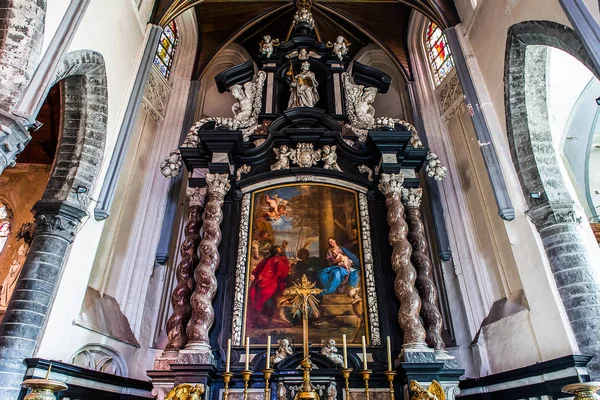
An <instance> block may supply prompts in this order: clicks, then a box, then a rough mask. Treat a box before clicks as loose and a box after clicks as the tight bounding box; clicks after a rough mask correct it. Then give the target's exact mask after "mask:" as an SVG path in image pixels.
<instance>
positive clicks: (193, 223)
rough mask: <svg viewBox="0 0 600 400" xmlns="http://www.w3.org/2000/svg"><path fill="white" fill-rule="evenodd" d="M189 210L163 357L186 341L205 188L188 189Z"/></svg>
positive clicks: (182, 345)
mask: <svg viewBox="0 0 600 400" xmlns="http://www.w3.org/2000/svg"><path fill="white" fill-rule="evenodd" d="M186 194H187V198H188V202H189V210H188V221H187V223H186V225H185V239H184V241H183V243H182V244H181V249H180V251H181V261H180V262H179V265H178V266H177V272H176V274H177V285H176V286H175V289H173V294H172V295H171V304H172V305H173V313H172V314H171V317H169V320H168V322H167V336H168V338H169V342H168V344H167V346H166V347H165V351H164V353H163V358H171V359H176V358H177V356H176V355H175V357H169V353H174V352H177V351H179V350H181V349H182V348H183V347H184V346H185V345H186V344H187V334H186V327H187V324H188V322H189V320H190V317H191V316H192V306H191V304H190V298H191V297H192V293H193V291H194V276H193V274H194V269H195V268H196V266H197V265H198V254H197V251H198V246H199V245H200V227H201V224H202V217H201V215H202V211H203V207H204V201H205V200H206V188H188V189H187V191H186Z"/></svg>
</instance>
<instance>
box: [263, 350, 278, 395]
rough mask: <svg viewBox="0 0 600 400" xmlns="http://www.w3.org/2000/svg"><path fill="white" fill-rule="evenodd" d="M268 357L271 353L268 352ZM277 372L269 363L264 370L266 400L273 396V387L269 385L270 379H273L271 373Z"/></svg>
mask: <svg viewBox="0 0 600 400" xmlns="http://www.w3.org/2000/svg"><path fill="white" fill-rule="evenodd" d="M267 357H269V353H267ZM273 372H275V370H274V369H272V368H269V367H268V364H267V368H265V369H263V370H262V373H263V376H264V377H265V400H269V399H270V398H271V388H270V387H269V380H270V379H271V375H273Z"/></svg>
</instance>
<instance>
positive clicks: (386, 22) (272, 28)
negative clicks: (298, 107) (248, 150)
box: [153, 0, 458, 79]
mask: <svg viewBox="0 0 600 400" xmlns="http://www.w3.org/2000/svg"><path fill="white" fill-rule="evenodd" d="M192 7H194V8H195V11H196V16H197V19H198V24H199V26H200V48H199V56H198V58H197V61H196V68H195V77H196V78H197V77H199V76H200V74H201V73H202V71H203V70H204V69H205V67H206V66H207V65H208V63H209V62H210V60H211V59H212V58H213V57H214V56H215V55H216V54H218V52H219V51H220V50H221V49H223V48H225V47H227V46H228V45H229V44H230V43H232V42H237V43H239V44H240V45H242V46H244V47H245V48H246V50H247V51H248V53H250V55H252V56H255V55H256V54H257V52H258V43H259V42H260V40H261V39H262V37H263V36H264V35H266V34H269V35H271V36H272V37H273V38H279V39H281V40H285V39H286V37H287V35H288V33H289V30H290V25H291V22H292V18H293V15H294V12H295V2H294V1H290V0H272V1H249V0H245V1H240V0H238V1H235V0H234V1H227V0H204V1H202V0H157V2H156V5H155V9H154V13H153V22H154V23H158V24H161V25H165V24H166V23H168V22H169V21H170V20H172V19H173V18H174V17H176V16H177V15H179V14H181V13H182V12H184V11H187V10H188V9H190V8H192ZM413 10H416V11H418V12H420V13H422V14H424V15H425V16H426V17H428V18H429V19H431V20H433V21H435V22H436V23H437V24H438V25H440V26H441V27H448V26H453V25H455V24H456V23H458V17H457V15H456V11H455V9H454V6H453V4H452V1H451V0H400V1H396V0H350V1H339V0H338V1H331V0H316V1H314V4H313V17H314V19H315V26H316V31H317V34H318V35H319V37H320V39H321V40H323V41H328V40H331V41H333V40H335V38H336V37H337V35H340V34H341V35H343V36H345V37H346V38H347V39H348V40H349V41H350V42H351V43H353V45H352V46H351V54H350V56H353V55H354V54H352V53H355V52H357V51H358V50H360V48H361V47H363V46H365V45H367V44H368V43H371V42H373V43H376V44H377V45H379V46H380V47H381V48H383V50H384V51H386V52H387V53H388V55H389V56H390V57H391V58H392V60H393V61H394V62H395V63H396V65H397V67H398V68H399V69H400V70H401V71H402V73H403V75H404V76H405V77H406V78H407V79H411V73H410V68H409V62H408V55H407V50H406V43H407V30H408V22H409V18H410V14H411V12H412V11H413Z"/></svg>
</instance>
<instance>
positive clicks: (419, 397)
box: [410, 381, 446, 400]
mask: <svg viewBox="0 0 600 400" xmlns="http://www.w3.org/2000/svg"><path fill="white" fill-rule="evenodd" d="M410 391H411V392H412V396H411V398H410V399H411V400H446V393H445V392H444V388H443V387H442V385H440V383H439V382H438V381H432V382H431V385H429V388H427V389H425V388H424V387H423V386H421V385H419V382H417V381H410Z"/></svg>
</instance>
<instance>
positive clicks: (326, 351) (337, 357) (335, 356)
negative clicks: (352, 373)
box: [321, 339, 344, 367]
mask: <svg viewBox="0 0 600 400" xmlns="http://www.w3.org/2000/svg"><path fill="white" fill-rule="evenodd" d="M321 345H322V346H323V347H321V354H322V355H324V356H325V357H327V358H329V359H330V360H331V361H333V362H334V363H335V364H336V365H339V366H340V367H343V366H344V356H342V355H341V354H340V353H338V349H337V347H335V340H333V339H329V340H328V341H327V342H325V341H321Z"/></svg>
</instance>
